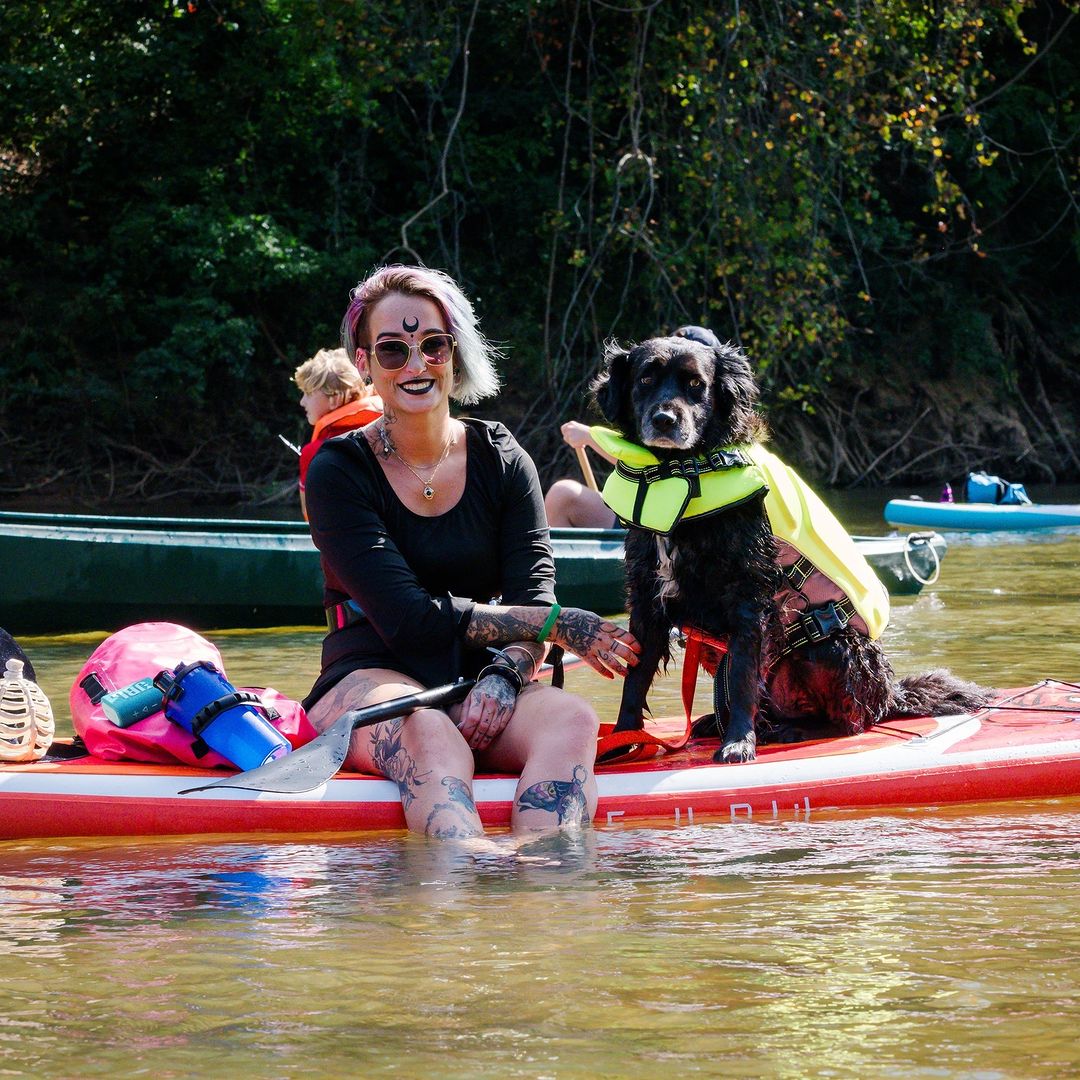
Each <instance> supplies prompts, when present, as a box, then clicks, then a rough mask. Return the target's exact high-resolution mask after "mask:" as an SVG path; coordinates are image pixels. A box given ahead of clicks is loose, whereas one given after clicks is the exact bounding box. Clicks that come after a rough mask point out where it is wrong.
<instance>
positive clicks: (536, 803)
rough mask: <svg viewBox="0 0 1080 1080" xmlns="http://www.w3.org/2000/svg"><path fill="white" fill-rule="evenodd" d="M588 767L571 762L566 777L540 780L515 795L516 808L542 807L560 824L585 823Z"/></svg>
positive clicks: (587, 814) (586, 823)
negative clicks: (572, 769) (571, 765)
mask: <svg viewBox="0 0 1080 1080" xmlns="http://www.w3.org/2000/svg"><path fill="white" fill-rule="evenodd" d="M588 777H589V770H588V769H586V768H585V766H584V765H575V766H574V772H573V777H572V779H570V780H541V781H540V783H538V784H533V785H532V787H528V788H526V789H525V790H524V791H523V792H522V793H521V794H520V795H519V796H518V809H519V810H546V811H547V812H548V813H549V814H555V815H556V816H557V818H558V823H559V824H560V825H588V824H589V811H588V809H587V807H586V803H585V781H586V780H587V779H588Z"/></svg>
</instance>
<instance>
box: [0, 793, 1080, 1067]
mask: <svg viewBox="0 0 1080 1080" xmlns="http://www.w3.org/2000/svg"><path fill="white" fill-rule="evenodd" d="M1078 851H1080V803H1077V802H1075V801H1074V802H1072V803H1062V804H1059V805H1057V806H1053V807H1047V806H1046V805H1038V804H1036V805H1032V806H1029V807H1018V808H1010V809H1009V812H1008V813H995V812H983V813H977V814H973V813H970V812H965V813H956V812H953V813H945V814H937V815H933V814H928V813H919V814H910V815H906V816H904V815H901V816H888V817H883V816H865V817H853V818H851V819H845V820H839V821H830V822H818V823H813V824H808V823H805V822H800V823H792V822H788V823H779V824H770V825H708V826H696V827H687V828H682V829H658V830H649V829H627V830H613V831H601V832H595V833H588V834H584V835H583V836H581V837H577V838H561V839H557V840H554V841H547V842H543V843H540V844H538V845H536V846H535V847H534V848H532V849H531V850H530V851H529V852H528V853H529V854H530V855H534V856H537V858H536V859H535V860H530V861H527V862H521V861H518V860H514V859H511V858H503V859H497V858H488V859H485V858H479V859H478V858H475V857H474V856H471V855H467V854H465V853H463V852H462V851H460V850H456V851H455V850H454V849H452V848H451V847H450V846H449V845H445V844H434V843H431V842H429V841H426V840H424V839H422V838H418V837H402V836H400V835H397V834H393V835H391V834H386V835H381V836H374V837H357V838H352V839H342V840H337V841H333V842H326V841H324V840H318V839H313V838H307V839H301V840H296V839H288V840H285V839H283V840H281V841H278V842H260V843H245V842H236V841H225V842H217V843H213V842H206V841H199V842H196V843H191V842H187V843H185V842H178V841H174V842H157V843H147V842H141V843H126V844H109V845H103V844H93V843H78V844H69V845H66V846H64V847H60V846H51V847H48V846H45V845H28V844H22V845H8V850H7V851H6V852H5V855H6V858H5V876H4V879H3V886H2V890H3V891H2V892H0V905H2V908H3V910H4V912H5V914H10V913H14V914H15V915H16V916H17V918H16V919H14V920H13V921H12V920H8V921H7V923H6V925H7V927H8V934H7V939H6V945H7V948H6V955H5V968H6V978H5V987H6V990H5V1005H6V1010H7V1015H8V1016H9V1018H10V1017H15V1018H16V1019H17V1024H18V1026H19V1031H20V1038H21V1039H24V1040H25V1039H31V1040H32V1042H33V1045H34V1047H35V1055H36V1056H37V1057H38V1060H39V1061H40V1060H44V1061H47V1062H48V1063H49V1066H50V1068H51V1070H52V1071H53V1072H59V1073H62V1074H63V1073H65V1072H70V1073H72V1074H76V1073H77V1074H78V1075H86V1074H87V1069H86V1068H85V1061H82V1059H83V1057H85V1055H86V1054H88V1053H89V1054H90V1055H91V1058H90V1060H91V1062H92V1063H93V1062H96V1066H97V1071H107V1069H108V1068H113V1069H115V1068H120V1067H122V1068H123V1069H124V1071H129V1070H130V1069H131V1068H133V1067H134V1066H135V1065H136V1064H137V1063H138V1062H145V1061H147V1060H149V1059H148V1058H147V1055H149V1054H151V1053H154V1054H156V1055H158V1056H157V1057H156V1058H155V1060H156V1061H157V1063H158V1065H157V1068H158V1070H159V1071H160V1070H161V1068H162V1063H167V1065H166V1066H165V1067H167V1068H169V1069H173V1070H179V1071H182V1072H184V1071H187V1072H199V1071H202V1072H205V1071H213V1070H214V1069H215V1067H220V1063H221V1061H222V1060H227V1061H228V1062H229V1064H230V1067H231V1068H230V1070H229V1071H232V1069H233V1068H235V1069H239V1068H255V1069H256V1071H264V1066H265V1060H266V1059H265V1055H272V1056H273V1060H274V1061H275V1062H276V1063H277V1066H276V1067H277V1068H279V1069H280V1071H282V1072H284V1073H286V1074H289V1073H290V1072H291V1071H292V1070H293V1069H299V1068H303V1069H304V1071H305V1072H308V1071H310V1072H311V1074H313V1075H340V1074H342V1073H344V1072H346V1071H347V1072H349V1073H355V1072H362V1073H363V1074H364V1075H368V1074H372V1073H374V1074H376V1075H378V1074H381V1073H390V1072H394V1073H397V1074H399V1075H400V1074H401V1072H402V1071H404V1074H405V1075H417V1076H419V1075H422V1074H425V1072H433V1073H434V1074H435V1075H461V1076H465V1075H483V1076H488V1075H490V1076H504V1075H507V1073H508V1072H509V1074H510V1075H524V1076H541V1075H557V1076H577V1075H582V1076H585V1075H600V1074H603V1075H625V1076H647V1075H655V1071H656V1070H657V1069H658V1068H662V1067H663V1068H672V1067H675V1068H681V1069H686V1070H690V1071H703V1072H704V1073H705V1074H706V1075H716V1074H718V1073H719V1072H723V1073H725V1075H726V1074H728V1073H731V1072H734V1073H735V1074H736V1075H762V1074H768V1075H774V1074H775V1075H792V1076H795V1075H807V1074H809V1073H814V1074H818V1075H821V1074H824V1073H825V1072H827V1071H829V1070H832V1071H835V1072H838V1073H839V1074H840V1075H853V1074H859V1075H868V1074H875V1075H881V1071H880V1069H881V1063H882V1062H886V1063H890V1062H891V1063H892V1064H891V1066H890V1068H892V1069H895V1070H897V1071H899V1072H902V1073H903V1074H904V1075H931V1074H935V1075H940V1074H941V1071H944V1073H945V1074H955V1072H956V1071H957V1070H958V1071H959V1074H962V1075H975V1074H978V1075H980V1076H981V1075H987V1076H993V1075H1049V1074H1051V1073H1052V1071H1053V1068H1058V1067H1063V1066H1066V1065H1069V1066H1072V1065H1080V1052H1078V1051H1077V1050H1076V1049H1075V1048H1074V1045H1073V1044H1074V1042H1075V1040H1072V1039H1070V1040H1068V1041H1067V1040H1066V1032H1067V1031H1068V1030H1070V1029H1071V1026H1072V1021H1071V1020H1070V1019H1069V1018H1068V1016H1067V1010H1066V1009H1065V1008H1064V1004H1065V1002H1067V1001H1070V1000H1073V999H1074V995H1075V993H1076V991H1077V988H1078V980H1077V975H1076V971H1077V967H1076V961H1077V960H1078V959H1080V932H1078V930H1077V928H1076V927H1077V919H1076V915H1077V901H1076V899H1075V897H1076V896H1077V895H1078V892H1077V886H1078V885H1080V860H1078V856H1077V853H1078ZM83 1000H85V1001H86V1004H85V1005H80V1006H78V1007H73V1006H72V1005H71V1003H72V1002H75V1001H83ZM61 1001H63V1002H64V1003H65V1006H64V1007H65V1009H66V1012H65V1024H64V1034H63V1037H60V1034H59V1033H58V1032H54V1030H53V1028H52V1027H51V1025H50V1023H49V1020H50V1017H51V1016H53V1015H55V1012H54V1011H53V1010H55V1009H56V1008H57V1007H58V1006H59V1003H60V1002H61ZM976 1017H978V1018H979V1019H978V1023H979V1024H980V1025H986V1034H985V1037H983V1036H979V1035H978V1034H977V1032H973V1029H972V1027H971V1025H972V1023H973V1022H975V1018H976ZM1035 1032H1038V1033H1039V1036H1040V1037H1039V1039H1037V1040H1036V1039H1034V1038H1033V1037H1032V1036H1033V1034H1034V1033H1035ZM102 1033H105V1034H104V1037H103V1036H102ZM1002 1045H1006V1046H1008V1047H1009V1050H1010V1053H1012V1054H1016V1053H1017V1052H1018V1051H1019V1050H1021V1049H1022V1050H1023V1054H1024V1061H1025V1066H1024V1068H1022V1069H1019V1071H1016V1072H1004V1073H1003V1072H1000V1069H999V1066H1000V1064H1001V1062H1000V1060H999V1059H998V1057H997V1055H998V1053H999V1052H1000V1047H1001V1046H1002ZM16 1052H17V1048H16V1047H13V1045H12V1044H10V1043H7V1044H5V1043H3V1042H2V1041H0V1061H3V1060H5V1059H6V1060H8V1061H9V1062H10V1061H11V1060H12V1055H13V1054H15V1053H16ZM161 1055H163V1056H161ZM222 1055H225V1057H224V1058H223V1057H222ZM77 1061H82V1065H81V1066H80V1067H79V1068H75V1065H76V1062H77ZM301 1063H306V1064H303V1065H301ZM721 1064H722V1065H723V1067H722V1068H721ZM1052 1067H1053V1068H1052ZM1032 1070H1033V1071H1032ZM89 1071H90V1072H93V1071H94V1069H90V1070H89ZM886 1071H888V1070H886ZM1066 1071H1070V1070H1068V1069H1067V1070H1066Z"/></svg>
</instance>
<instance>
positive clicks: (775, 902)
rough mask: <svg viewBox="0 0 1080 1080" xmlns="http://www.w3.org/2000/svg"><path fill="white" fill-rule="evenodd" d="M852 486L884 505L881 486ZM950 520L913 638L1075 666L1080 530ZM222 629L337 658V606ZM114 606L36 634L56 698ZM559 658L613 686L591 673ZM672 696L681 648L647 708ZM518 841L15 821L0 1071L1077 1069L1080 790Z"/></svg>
mask: <svg viewBox="0 0 1080 1080" xmlns="http://www.w3.org/2000/svg"><path fill="white" fill-rule="evenodd" d="M1055 497H1056V501H1066V496H1064V495H1063V494H1062V493H1061V491H1060V489H1059V491H1058V492H1057V493H1055ZM1072 501H1080V498H1076V497H1075V496H1074V497H1073V498H1072ZM833 503H834V505H835V506H837V508H838V512H839V513H840V515H841V517H842V518H843V519H844V520H845V523H847V524H848V525H849V527H850V528H852V530H853V531H858V532H882V531H883V528H882V526H881V524H880V519H879V518H878V517H877V515H878V514H879V513H880V505H881V502H880V499H878V500H877V501H873V500H871V499H870V498H868V497H867V496H866V495H865V494H863V495H861V496H848V497H846V498H845V497H839V496H838V497H836V498H835V499H834V500H833ZM948 539H949V540H950V549H949V552H948V555H947V556H946V558H945V560H944V563H943V565H942V573H941V577H940V580H939V581H938V582H937V583H936V584H935V585H933V586H932V587H928V588H927V589H925V590H924V591H923V593H922V594H921V595H920V596H919V597H917V598H906V599H905V598H900V599H896V600H895V602H894V608H893V620H892V624H891V626H890V628H889V630H888V631H887V634H886V638H885V643H886V646H887V647H888V649H889V651H890V654H891V656H892V658H893V662H894V666H895V667H896V668H897V670H898V671H900V672H907V671H913V670H917V669H919V668H922V667H927V666H931V665H933V666H937V665H941V664H944V665H947V666H949V667H951V668H952V669H953V670H954V671H956V672H957V673H958V674H961V675H963V676H966V677H969V678H972V679H976V680H979V681H982V682H984V683H990V684H993V685H997V686H1000V687H1013V686H1021V685H1024V684H1027V683H1029V682H1032V681H1035V680H1036V679H1039V678H1042V677H1044V676H1056V677H1059V678H1066V679H1077V678H1078V677H1080V639H1078V637H1077V635H1076V633H1075V630H1074V624H1075V620H1076V618H1077V611H1078V610H1080V608H1078V601H1080V535H1071V536H1070V535H1064V534H1049V535H1045V536H1040V537H1038V538H1035V539H1033V538H1031V537H1028V538H1024V539H1019V540H1011V541H1005V542H1002V538H1001V537H1000V536H998V537H993V538H991V537H985V536H984V537H978V538H966V539H965V538H962V537H960V536H958V535H955V534H954V535H950V536H949V537H948ZM207 636H209V637H211V638H212V639H213V640H214V641H215V642H216V643H217V644H218V645H219V647H220V648H221V650H222V654H223V656H224V658H225V661H226V666H227V669H228V673H229V675H230V677H231V678H232V680H233V681H234V682H236V683H238V684H244V683H250V684H254V685H258V684H262V683H265V682H270V683H272V684H273V685H274V686H276V687H277V688H278V689H279V690H282V691H283V692H285V693H288V694H291V695H294V696H298V697H299V696H302V695H303V693H304V692H305V691H306V690H307V688H308V686H309V685H310V683H311V681H312V679H313V677H314V675H315V671H316V666H317V657H318V642H319V634H318V632H317V631H316V630H308V629H290V630H270V631H258V632H255V631H230V632H224V633H221V632H215V633H210V634H208V635H207ZM100 638H101V635H79V636H78V637H67V638H39V639H29V640H27V641H24V642H23V644H24V646H26V648H27V651H28V652H29V653H30V655H31V657H32V658H33V660H34V663H35V665H36V666H37V667H38V670H39V677H40V680H41V683H42V685H43V687H44V689H45V691H46V693H47V694H48V695H49V696H50V698H51V699H52V701H53V703H54V706H56V709H57V712H58V714H60V716H61V720H63V717H64V715H65V714H66V697H67V691H68V688H69V687H70V684H71V681H72V679H73V676H74V674H75V672H76V671H77V670H78V668H79V666H80V665H81V663H82V661H83V660H84V659H85V658H86V656H87V655H88V654H89V653H90V651H91V650H92V649H93V647H94V645H95V644H96V643H97V642H98V641H99V640H100ZM568 683H569V685H571V687H572V688H573V689H575V690H579V691H583V692H586V693H588V694H589V695H591V696H592V698H593V699H594V700H595V701H596V702H597V703H598V706H599V708H600V710H601V712H602V714H608V715H610V713H611V712H612V711H613V710H614V708H615V705H616V702H617V696H616V695H617V689H616V688H613V687H610V686H609V685H608V684H606V683H603V682H602V681H601V680H600V679H599V678H597V677H596V676H594V675H592V674H591V673H589V672H587V671H574V672H571V673H570V674H569V677H568ZM677 697H678V688H677V680H676V679H669V680H666V681H665V682H664V683H663V684H662V685H661V686H660V687H659V689H658V691H657V692H656V693H654V695H653V704H654V708H655V709H656V711H657V712H677V711H678V703H677ZM701 700H702V701H703V700H704V696H703V697H702V699H701ZM528 854H529V855H530V857H531V858H530V861H521V860H514V859H510V858H498V857H495V856H484V857H476V856H470V855H466V854H464V853H462V852H460V851H457V850H455V849H453V848H452V847H449V846H447V845H442V844H435V843H430V842H428V841H425V840H423V839H420V838H416V837H410V836H408V835H406V834H404V833H399V832H393V833H383V834H378V835H368V836H350V837H344V838H335V839H328V838H326V837H281V838H279V839H276V840H275V839H264V838H260V839H258V840H252V839H249V838H243V837H238V838H222V839H205V838H200V839H194V840H192V839H163V840H157V841H155V840H137V841H128V842H116V841H108V842H102V841H65V842H56V841H49V842H41V843H15V842H7V843H2V844H0V914H2V915H3V922H2V923H0V953H3V960H2V971H3V975H2V977H0V1072H2V1073H3V1074H4V1075H15V1076H19V1075H31V1074H33V1075H35V1076H63V1077H69V1076H72V1077H74V1076H78V1077H87V1076H106V1075H108V1076H112V1075H116V1074H122V1075H144V1074H150V1073H153V1074H156V1075H157V1076H159V1077H185V1076H202V1075H235V1074H241V1073H243V1074H251V1075H256V1076H273V1077H277V1076H282V1077H291V1076H305V1077H307V1076H311V1077H319V1076H327V1077H331V1076H343V1075H362V1076H381V1075H394V1076H405V1077H413V1076H416V1077H429V1076H433V1077H463V1078H464V1077H529V1078H534V1077H535V1078H540V1077H593V1076H605V1077H642V1078H645V1077H655V1076H658V1075H662V1074H664V1073H667V1072H670V1073H672V1074H675V1073H677V1074H680V1075H682V1074H689V1075H700V1076H725V1077H761V1076H765V1077H773V1076H775V1077H803V1076H828V1077H864V1076H883V1077H933V1078H937V1077H971V1078H978V1080H989V1078H997V1077H1010V1078H1011V1077H1017V1078H1021V1077H1023V1078H1026V1077H1059V1076H1070V1075H1076V1074H1077V1072H1078V1071H1080V1039H1078V1038H1077V1027H1078V1024H1080V800H1057V801H1048V802H1040V803H1029V804H1023V805H1011V806H1007V807H1005V806H1000V805H999V806H979V807H964V808H961V809H953V810H927V809H922V810H911V811H906V812H905V811H899V812H892V813H888V814H881V813H873V814H863V815H846V816H842V817H834V818H832V819H821V820H811V821H787V822H761V823H758V822H754V823H739V824H729V823H721V824H710V825H691V826H683V827H681V828H679V827H671V828H665V829H644V828H630V827H625V826H624V827H621V828H617V829H598V830H597V831H595V832H592V833H589V834H587V835H586V836H583V837H578V838H562V839H556V840H548V841H543V842H540V843H538V844H536V845H534V847H533V848H531V849H530V850H529V852H528Z"/></svg>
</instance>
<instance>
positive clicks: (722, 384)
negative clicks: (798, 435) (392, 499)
mask: <svg viewBox="0 0 1080 1080" xmlns="http://www.w3.org/2000/svg"><path fill="white" fill-rule="evenodd" d="M712 351H713V356H714V357H715V358H716V378H715V381H714V383H713V395H714V399H715V401H716V407H715V409H714V414H713V415H714V416H715V417H716V418H717V419H719V418H721V417H723V418H724V420H725V424H726V426H727V427H728V429H729V430H727V431H726V432H725V433H724V438H725V439H728V438H730V439H733V440H734V441H736V442H744V441H745V442H754V441H757V440H760V439H763V438H765V437H766V428H765V422H764V419H763V418H762V416H761V414H760V413H759V412H758V411H757V409H756V405H757V402H758V397H759V392H758V384H757V380H756V379H755V378H754V369H753V366H752V365H751V363H750V358H749V357H748V356H747V355H746V353H745V352H743V350H742V349H740V348H739V347H738V346H737V345H733V344H732V343H731V342H728V343H727V344H724V345H719V346H717V347H716V348H714V349H713V350H712Z"/></svg>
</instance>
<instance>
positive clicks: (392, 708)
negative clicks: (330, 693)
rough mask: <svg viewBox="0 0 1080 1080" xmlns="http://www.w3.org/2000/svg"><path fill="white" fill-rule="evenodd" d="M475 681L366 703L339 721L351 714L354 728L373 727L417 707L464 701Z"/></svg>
mask: <svg viewBox="0 0 1080 1080" xmlns="http://www.w3.org/2000/svg"><path fill="white" fill-rule="evenodd" d="M475 683H476V680H475V679H460V680H459V681H458V682H456V683H447V684H446V685H445V686H435V687H432V688H431V689H430V690H419V691H417V692H416V693H415V694H408V695H407V696H405V697H399V698H393V699H392V700H391V701H382V702H379V703H378V704H377V705H366V706H365V707H364V708H362V709H353V710H351V712H348V713H345V714H344V715H343V716H340V717H338V721H337V722H338V723H340V722H341V721H342V720H343V719H344V718H345V717H346V716H351V717H352V730H353V731H355V730H356V729H357V728H362V727H371V725H372V724H381V723H382V722H383V721H384V720H393V719H395V718H396V717H398V716H405V715H406V714H407V713H411V712H416V710H417V709H427V708H430V707H431V706H433V705H453V704H455V703H456V702H458V701H464V700H465V698H466V696H467V695H468V693H469V691H470V690H471V689H472V688H473V686H474V684H475Z"/></svg>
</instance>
